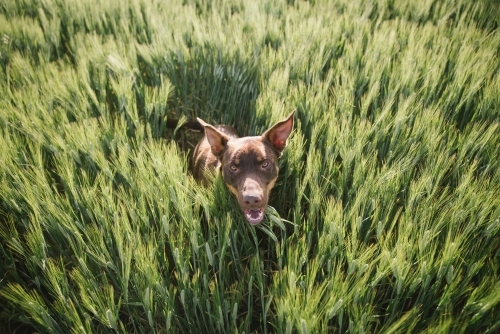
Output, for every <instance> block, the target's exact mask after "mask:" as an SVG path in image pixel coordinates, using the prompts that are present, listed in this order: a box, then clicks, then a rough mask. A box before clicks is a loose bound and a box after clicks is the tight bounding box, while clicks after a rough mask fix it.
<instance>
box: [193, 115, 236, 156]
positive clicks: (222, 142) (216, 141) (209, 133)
mask: <svg viewBox="0 0 500 334" xmlns="http://www.w3.org/2000/svg"><path fill="white" fill-rule="evenodd" d="M196 119H197V120H198V122H199V123H200V124H201V125H202V126H203V128H204V129H205V136H206V137H207V140H208V143H209V144H210V147H211V148H212V153H213V154H214V155H215V156H216V157H220V156H221V154H222V152H223V151H224V148H226V144H227V142H228V141H229V138H228V137H227V136H226V135H225V134H223V133H222V132H220V131H219V130H217V129H216V128H214V127H213V126H212V125H210V124H208V123H205V122H204V121H203V120H201V119H199V118H196Z"/></svg>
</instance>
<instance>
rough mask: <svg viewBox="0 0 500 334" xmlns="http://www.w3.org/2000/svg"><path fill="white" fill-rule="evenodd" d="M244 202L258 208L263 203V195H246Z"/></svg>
mask: <svg viewBox="0 0 500 334" xmlns="http://www.w3.org/2000/svg"><path fill="white" fill-rule="evenodd" d="M243 200H244V201H245V204H246V205H249V206H256V205H259V204H260V203H261V202H262V195H260V194H256V193H252V194H245V195H244V196H243Z"/></svg>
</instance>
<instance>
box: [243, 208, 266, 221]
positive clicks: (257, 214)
mask: <svg viewBox="0 0 500 334" xmlns="http://www.w3.org/2000/svg"><path fill="white" fill-rule="evenodd" d="M245 218H246V219H247V221H248V222H249V223H250V224H258V223H260V222H261V221H262V219H263V218H264V210H262V209H250V210H245Z"/></svg>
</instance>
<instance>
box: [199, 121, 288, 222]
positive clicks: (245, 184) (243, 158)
mask: <svg viewBox="0 0 500 334" xmlns="http://www.w3.org/2000/svg"><path fill="white" fill-rule="evenodd" d="M294 113H295V112H292V113H291V114H290V115H289V116H288V117H287V118H285V119H284V120H282V121H280V122H278V123H276V124H275V125H273V126H272V127H271V128H270V129H268V130H267V131H265V132H264V133H263V134H262V135H261V136H252V137H242V138H230V137H228V136H226V135H225V134H224V133H222V132H221V131H219V130H217V129H216V128H215V127H213V126H212V125H209V124H207V123H205V122H203V121H202V120H200V119H198V121H199V122H200V124H202V125H203V127H204V128H205V135H206V137H207V140H208V142H209V143H210V147H211V150H212V153H213V154H214V155H215V156H216V157H217V158H218V159H219V161H220V163H221V166H220V168H221V172H222V178H223V179H224V182H225V183H226V185H227V187H228V188H229V190H230V191H231V192H232V193H233V194H234V195H235V196H236V198H237V199H238V204H239V205H240V208H241V210H242V211H243V213H244V215H245V218H246V220H247V221H248V222H249V223H250V224H253V225H255V224H258V223H260V222H261V221H262V219H263V218H264V210H265V208H266V207H267V202H268V199H269V192H270V191H271V189H272V188H273V187H274V183H275V182H276V179H277V178H278V158H279V157H280V156H281V154H282V152H283V150H284V149H285V147H286V145H287V139H288V137H289V136H290V133H291V132H292V129H293V116H294Z"/></svg>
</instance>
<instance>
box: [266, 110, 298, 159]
mask: <svg viewBox="0 0 500 334" xmlns="http://www.w3.org/2000/svg"><path fill="white" fill-rule="evenodd" d="M294 114H295V110H294V111H292V113H291V114H290V115H288V117H287V118H285V119H284V120H282V121H279V122H278V123H276V124H274V125H273V126H272V127H271V128H270V129H269V130H267V131H266V132H264V134H263V135H262V137H264V139H265V140H267V141H269V142H270V143H271V145H273V147H274V148H275V149H276V150H277V151H278V152H279V153H280V154H281V153H282V152H283V150H284V149H285V147H286V145H287V139H288V137H289V136H290V133H292V129H293V115H294Z"/></svg>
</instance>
